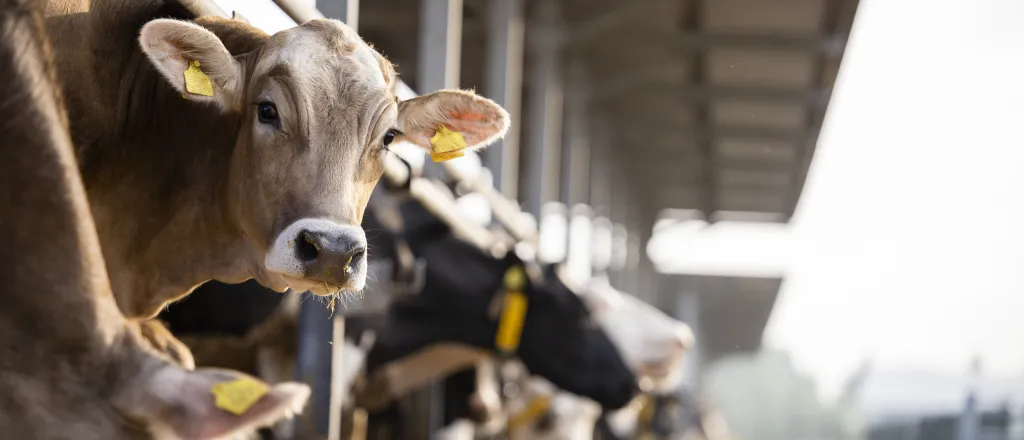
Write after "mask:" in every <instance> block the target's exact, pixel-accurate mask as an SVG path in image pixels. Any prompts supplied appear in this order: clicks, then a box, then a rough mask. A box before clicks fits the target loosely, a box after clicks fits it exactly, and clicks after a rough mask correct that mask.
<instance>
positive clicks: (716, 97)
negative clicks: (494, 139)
mask: <svg viewBox="0 0 1024 440" xmlns="http://www.w3.org/2000/svg"><path fill="white" fill-rule="evenodd" d="M352 1H353V0H348V2H352ZM216 3H217V4H219V5H220V6H221V7H222V8H223V9H224V10H227V11H238V12H240V13H241V14H243V15H244V16H245V17H246V18H248V19H249V20H250V21H251V22H252V23H253V24H254V25H257V26H259V27H261V28H263V29H265V30H267V31H269V32H274V31H277V30H280V29H284V28H288V27H291V26H293V25H294V22H292V21H291V20H290V19H289V18H288V16H287V15H285V14H284V13H283V12H282V11H281V10H280V9H279V8H278V7H277V6H276V5H275V4H274V3H273V2H271V1H270V0H218V1H216ZM307 3H309V5H311V6H316V7H317V8H318V9H320V10H321V11H322V12H323V13H324V14H325V15H328V16H333V17H338V18H341V17H343V16H344V13H345V11H346V9H345V8H346V7H348V6H347V5H348V4H349V3H347V2H346V1H345V0H315V1H314V0H307ZM1021 18H1024V2H1021V1H1020V0H961V1H955V0H860V1H858V0H629V1H626V0H362V1H361V2H359V15H358V28H359V32H360V33H361V34H362V35H363V36H364V38H365V39H366V40H367V41H369V42H371V43H372V44H374V46H375V47H376V48H378V49H379V50H380V51H381V52H382V53H384V54H385V55H386V56H388V58H389V59H391V60H392V61H393V62H395V63H396V64H397V68H398V70H399V72H400V75H401V78H402V79H403V80H404V81H405V83H407V84H408V85H409V86H411V87H412V88H414V89H415V90H418V91H430V90H435V89H438V88H442V87H461V88H473V89H476V90H477V91H478V92H480V93H482V94H484V95H486V96H488V97H490V98H493V99H495V100H496V101H498V102H499V103H501V104H502V105H503V106H505V107H506V108H507V109H509V110H510V112H511V113H512V115H513V124H514V125H513V132H512V133H510V134H509V136H508V138H506V139H505V140H504V141H503V142H502V143H501V144H500V145H497V146H495V147H492V148H490V149H488V150H487V151H486V152H484V153H483V154H482V155H481V157H480V161H481V164H482V165H483V166H484V167H486V170H481V171H479V172H481V173H483V175H484V176H490V178H491V179H492V182H493V183H494V185H495V187H496V188H498V189H499V190H500V191H501V193H503V194H504V195H505V196H507V197H508V198H510V199H512V200H515V201H517V202H518V203H519V204H520V206H521V207H522V208H523V210H524V211H525V212H528V213H531V214H533V216H534V217H535V218H538V219H540V220H539V225H540V231H541V249H540V251H541V256H542V257H543V259H545V260H547V261H567V262H568V264H569V266H570V267H572V268H573V270H574V273H575V274H576V276H578V277H581V278H582V279H586V278H587V277H589V276H590V274H591V272H592V271H593V270H594V268H595V267H596V268H601V269H607V270H608V273H609V274H610V279H611V282H612V284H613V285H614V286H615V287H617V288H619V289H621V290H623V291H626V292H629V293H632V294H635V295H636V296H637V297H639V298H641V299H643V300H644V301H647V302H649V303H651V304H653V305H655V306H657V307H659V308H661V309H662V310H664V311H666V312H667V313H669V314H671V315H673V316H676V317H677V318H680V319H682V320H683V321H685V322H687V323H688V324H689V325H690V326H691V327H692V328H693V329H694V332H695V334H696V338H697V341H698V342H697V346H696V348H695V349H694V350H693V351H694V354H692V355H690V356H689V357H688V358H687V362H688V365H687V367H686V375H687V382H688V384H689V385H690V386H691V387H693V388H694V389H696V390H697V391H698V392H699V394H700V395H701V396H702V397H703V398H705V399H707V400H708V401H709V402H711V404H712V405H714V406H715V407H716V408H717V409H718V410H719V411H720V413H721V414H722V416H723V417H724V419H725V421H726V423H727V424H728V427H729V432H730V435H731V436H732V437H733V438H736V439H750V440H775V439H779V440H781V439H855V438H857V439H879V440H880V439H929V440H931V439H947V438H948V439H968V438H976V439H1011V438H1013V439H1024V347H1022V344H1024V342H1022V341H1024V319H1022V318H1021V314H1022V311H1024V271H1022V270H1021V267H1022V264H1024V228H1022V227H1021V225H1022V224H1024V197H1021V195H1020V194H1021V192H1020V188H1024V171H1021V170H1022V169H1024V135H1022V133H1021V128H1020V127H1021V125H1018V123H1019V121H1021V120H1024V106H1022V105H1021V103H1022V102H1024V86H1022V84H1021V81H1022V78H1024V27H1021V26H1020V25H1019V24H1020V23H1021ZM404 154H406V157H407V158H409V160H413V161H416V160H418V161H419V162H421V163H422V162H423V156H422V155H421V154H418V153H410V152H405V153H404ZM466 160H467V161H471V160H476V158H475V156H474V157H472V158H468V159H466ZM427 162H428V165H429V161H427ZM472 165H473V164H469V165H467V166H472ZM425 172H426V173H430V172H437V171H436V170H435V171H431V168H430V167H429V166H428V167H427V168H426V171H425ZM459 204H460V206H461V207H462V208H464V210H465V215H468V216H474V217H476V218H481V219H482V220H483V221H487V219H488V218H489V217H488V216H489V215H490V214H489V213H488V212H487V210H486V207H487V204H486V203H481V202H480V201H479V200H475V199H474V195H473V194H468V195H465V196H463V197H462V198H460V199H459Z"/></svg>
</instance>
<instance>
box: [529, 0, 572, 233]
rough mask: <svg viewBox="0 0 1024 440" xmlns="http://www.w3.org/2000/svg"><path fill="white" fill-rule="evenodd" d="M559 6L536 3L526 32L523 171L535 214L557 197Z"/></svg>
mask: <svg viewBox="0 0 1024 440" xmlns="http://www.w3.org/2000/svg"><path fill="white" fill-rule="evenodd" d="M560 8H561V4H560V2H558V1H557V0H548V1H544V2H541V3H540V4H539V5H538V9H539V11H538V20H537V22H538V24H537V30H536V31H533V30H531V32H530V35H529V40H528V43H529V50H530V53H531V54H532V57H531V63H530V72H529V76H530V90H529V101H528V103H527V104H528V105H529V116H528V117H529V118H530V126H529V127H530V132H529V133H528V134H527V136H526V141H527V148H528V149H529V151H528V155H527V157H528V161H527V167H526V170H525V171H526V172H525V174H524V179H525V181H524V183H525V189H526V194H524V199H525V201H526V209H527V211H528V212H529V213H531V214H533V215H534V216H539V215H540V212H541V208H542V207H543V206H544V204H545V203H547V202H552V201H555V200H557V199H558V183H559V182H558V181H559V178H558V176H559V173H560V172H561V164H560V163H559V162H561V161H560V160H559V159H560V156H561V148H559V146H560V145H561V142H562V94H563V82H562V67H561V63H560V58H561V55H560V52H559V48H558V46H559V40H560V35H559V32H560V22H561V17H560V15H561V14H560Z"/></svg>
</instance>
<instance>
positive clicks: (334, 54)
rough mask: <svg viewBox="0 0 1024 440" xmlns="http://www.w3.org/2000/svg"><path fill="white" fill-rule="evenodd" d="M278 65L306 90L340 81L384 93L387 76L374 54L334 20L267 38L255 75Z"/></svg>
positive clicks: (343, 25) (295, 28) (313, 23)
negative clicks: (285, 67)
mask: <svg viewBox="0 0 1024 440" xmlns="http://www.w3.org/2000/svg"><path fill="white" fill-rule="evenodd" d="M385 62H386V61H385ZM282 65H283V66H287V67H288V70H289V71H291V72H292V74H293V75H295V76H296V77H295V78H294V79H295V80H296V81H303V82H304V83H305V84H303V86H306V87H331V86H332V85H340V84H338V83H339V82H341V81H343V82H345V83H346V86H351V85H352V84H353V82H354V83H357V84H358V83H362V84H365V87H366V88H367V89H378V90H387V89H388V81H387V78H386V77H385V75H387V74H388V73H387V72H385V70H384V69H383V68H382V65H381V61H379V60H378V58H377V55H376V54H375V53H374V50H373V49H372V48H370V46H369V45H368V44H366V42H364V41H363V40H362V38H360V37H359V35H358V34H356V33H355V31H353V30H352V29H351V28H349V27H348V26H346V25H345V24H344V23H341V22H340V21H337V20H329V19H328V20H312V21H310V22H307V23H305V24H303V25H301V26H296V27H294V28H291V29H288V30H285V31H282V32H279V33H277V34H275V35H274V36H273V37H271V41H270V43H269V44H268V45H267V47H266V49H265V50H264V51H263V55H262V56H261V59H260V61H259V63H258V65H257V67H256V74H257V75H260V74H266V73H268V72H270V71H272V70H273V69H275V68H276V67H278V66H282ZM306 87H302V88H306ZM346 88H348V87H346Z"/></svg>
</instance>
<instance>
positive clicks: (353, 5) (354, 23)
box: [316, 0, 359, 31]
mask: <svg viewBox="0 0 1024 440" xmlns="http://www.w3.org/2000/svg"><path fill="white" fill-rule="evenodd" d="M316 8H317V9H319V10H320V12H321V13H322V14H324V17H327V18H333V19H336V20H341V22H343V23H345V24H347V25H348V27H350V28H352V29H354V30H357V31H358V30H359V0H316Z"/></svg>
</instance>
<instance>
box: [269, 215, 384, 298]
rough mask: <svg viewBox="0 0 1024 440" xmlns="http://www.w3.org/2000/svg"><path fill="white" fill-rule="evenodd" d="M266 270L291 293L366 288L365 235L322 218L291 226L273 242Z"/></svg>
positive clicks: (328, 292) (299, 222)
mask: <svg viewBox="0 0 1024 440" xmlns="http://www.w3.org/2000/svg"><path fill="white" fill-rule="evenodd" d="M265 264H266V268H267V270H269V271H270V272H272V273H276V274H278V275H282V276H284V277H285V278H286V279H287V280H288V282H289V285H290V287H292V288H293V289H295V290H310V291H312V292H313V293H315V294H318V295H329V294H333V293H336V292H338V291H340V290H362V289H363V287H365V286H366V234H365V233H364V232H363V229H362V228H360V227H358V226H352V225H340V224H337V223H334V222H332V221H329V220H323V219H302V220H298V221H296V222H295V223H292V224H291V225H289V226H288V227H287V228H285V229H284V230H283V231H281V233H280V234H278V236H277V238H276V239H274V244H273V246H272V247H271V249H270V251H269V252H268V253H267V257H266V262H265Z"/></svg>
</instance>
